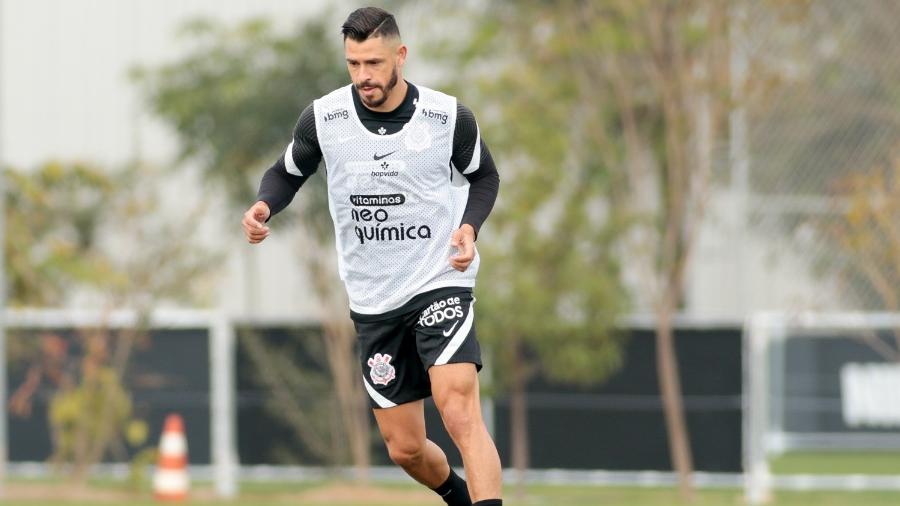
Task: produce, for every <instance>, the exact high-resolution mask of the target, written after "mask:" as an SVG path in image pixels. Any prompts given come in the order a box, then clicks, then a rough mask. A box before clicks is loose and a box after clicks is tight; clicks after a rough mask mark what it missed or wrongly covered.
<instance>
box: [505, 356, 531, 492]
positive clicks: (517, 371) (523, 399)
mask: <svg viewBox="0 0 900 506" xmlns="http://www.w3.org/2000/svg"><path fill="white" fill-rule="evenodd" d="M512 353H513V356H512V364H511V366H512V382H511V384H510V399H509V410H510V419H511V431H512V433H511V437H512V459H511V460H512V465H513V469H515V474H516V478H515V487H516V488H515V495H516V498H517V499H518V500H520V501H521V500H522V499H523V498H524V497H525V470H526V469H528V464H529V462H528V454H529V449H528V398H527V393H526V391H525V387H526V383H527V381H528V377H527V370H526V369H527V364H526V363H525V357H524V354H523V350H522V344H521V343H519V342H516V343H514V344H513V346H512Z"/></svg>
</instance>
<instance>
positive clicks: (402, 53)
mask: <svg viewBox="0 0 900 506" xmlns="http://www.w3.org/2000/svg"><path fill="white" fill-rule="evenodd" d="M406 52H407V49H406V44H400V47H398V48H397V65H403V63H404V62H405V61H406Z"/></svg>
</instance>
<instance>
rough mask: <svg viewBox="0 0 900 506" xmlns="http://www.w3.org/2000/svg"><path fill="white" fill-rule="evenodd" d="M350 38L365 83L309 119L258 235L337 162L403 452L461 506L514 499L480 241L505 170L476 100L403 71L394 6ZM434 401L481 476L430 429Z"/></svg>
mask: <svg viewBox="0 0 900 506" xmlns="http://www.w3.org/2000/svg"><path fill="white" fill-rule="evenodd" d="M342 34H343V37H344V54H345V57H346V63H347V69H348V70H349V72H350V78H351V80H352V83H351V84H349V85H347V86H344V87H342V88H339V89H337V90H335V91H333V92H331V93H329V94H327V95H325V96H323V97H321V98H319V99H317V100H315V101H313V103H312V104H310V105H309V106H308V107H307V108H306V109H304V110H303V112H302V113H301V114H300V119H299V120H298V121H297V125H296V127H295V128H294V135H293V141H292V142H291V143H290V144H289V145H288V147H287V149H286V150H285V153H284V156H282V157H280V158H279V159H278V161H277V162H276V163H275V164H274V165H273V166H272V167H271V168H269V169H268V170H267V171H266V173H265V174H264V175H263V178H262V182H261V183H260V187H259V193H258V195H257V202H256V203H255V204H253V206H251V207H250V209H249V210H247V212H246V213H245V214H244V218H243V222H242V225H243V228H244V232H245V233H246V236H247V239H248V240H249V241H250V242H251V243H254V244H255V243H259V242H261V241H263V240H264V239H265V238H266V237H267V236H268V234H269V228H268V227H267V226H266V225H265V223H266V222H267V221H268V220H269V218H270V217H271V216H272V215H274V214H275V213H277V212H279V211H281V210H282V209H284V208H285V207H286V206H287V205H288V204H289V203H290V202H291V200H292V199H293V197H294V195H295V193H296V192H297V190H298V189H299V188H300V186H301V185H303V183H304V182H305V181H306V180H307V179H308V178H309V177H310V176H312V174H313V173H314V172H315V171H316V169H317V167H318V165H319V162H320V161H322V160H324V161H325V168H326V178H327V182H328V200H329V209H330V212H331V217H332V220H333V221H334V230H335V236H336V237H335V239H336V241H335V242H336V246H337V252H338V268H339V272H340V276H341V279H342V280H343V282H344V284H345V286H346V289H347V293H348V296H349V300H350V316H351V317H352V319H353V322H354V324H355V327H356V331H357V334H358V341H359V348H360V359H361V364H362V373H363V374H362V376H363V378H362V380H363V383H364V384H365V388H366V391H367V392H368V394H369V397H370V400H371V404H372V407H373V408H374V413H375V419H376V421H377V422H378V428H379V430H380V431H381V435H382V436H383V438H384V441H385V444H386V445H387V449H388V453H389V454H390V457H391V459H392V460H393V461H394V462H395V463H396V464H398V465H399V466H401V467H402V468H403V469H404V470H405V471H406V472H407V473H408V474H409V475H410V476H412V477H413V478H415V479H416V480H417V481H419V482H420V483H422V484H424V485H426V486H428V487H430V488H431V489H433V490H434V491H435V492H436V493H437V494H439V495H440V496H441V497H442V498H443V499H444V501H445V502H446V503H447V504H450V505H471V504H473V501H474V504H475V505H478V506H495V505H500V504H502V501H501V499H500V459H499V457H498V455H497V449H496V448H495V446H494V443H493V441H492V440H491V437H490V435H489V434H488V432H487V430H486V428H485V426H484V422H483V420H482V417H481V408H480V402H479V391H478V376H477V371H478V370H480V369H481V351H480V348H479V345H478V341H477V340H476V337H475V327H474V325H473V321H474V303H475V298H474V297H473V295H472V288H473V287H474V285H475V275H476V273H477V272H478V265H479V256H478V252H477V250H476V248H475V239H476V236H477V234H478V230H479V228H480V227H481V224H482V223H483V222H484V220H485V219H486V218H487V216H488V214H489V213H490V211H491V209H492V208H493V205H494V201H495V200H496V197H497V192H498V189H499V186H500V179H499V176H498V175H497V169H496V167H495V166H494V162H493V159H492V158H491V154H490V152H489V151H488V148H487V146H486V145H485V143H484V141H483V140H482V139H481V136H480V131H479V129H478V125H477V123H476V121H475V117H474V115H473V114H472V112H471V111H470V110H469V109H468V108H466V107H465V106H463V105H461V104H459V103H458V102H457V101H456V98H454V97H452V96H448V95H445V94H443V93H440V92H438V91H434V90H431V89H428V88H426V87H424V86H416V85H413V84H412V83H410V82H408V81H406V80H405V79H404V78H403V64H404V62H405V60H406V56H407V47H406V46H405V45H404V44H403V43H402V41H401V40H400V31H399V29H398V27H397V23H396V21H395V19H394V16H393V15H391V14H390V13H388V12H386V11H384V10H382V9H379V8H375V7H366V8H362V9H358V10H356V11H354V12H353V13H351V14H350V16H349V17H348V18H347V20H346V22H345V23H344V25H343V27H342ZM310 77H311V78H313V77H314V76H310ZM428 396H433V397H434V401H435V405H436V406H437V408H438V410H439V411H440V414H441V418H442V419H443V421H444V425H445V427H446V428H447V431H448V433H449V434H450V436H451V438H452V439H453V442H454V443H455V444H456V446H457V448H459V451H460V453H461V454H462V459H463V465H464V467H465V475H466V478H467V480H468V483H467V482H466V480H463V479H462V478H461V477H459V476H458V475H457V474H456V473H454V472H453V470H452V469H451V468H450V466H449V464H448V463H447V457H446V455H445V454H444V452H443V451H442V450H441V449H440V448H439V447H438V446H437V445H435V444H434V443H433V442H431V441H429V440H428V439H427V438H426V435H425V417H424V401H423V399H425V398H427V397H428Z"/></svg>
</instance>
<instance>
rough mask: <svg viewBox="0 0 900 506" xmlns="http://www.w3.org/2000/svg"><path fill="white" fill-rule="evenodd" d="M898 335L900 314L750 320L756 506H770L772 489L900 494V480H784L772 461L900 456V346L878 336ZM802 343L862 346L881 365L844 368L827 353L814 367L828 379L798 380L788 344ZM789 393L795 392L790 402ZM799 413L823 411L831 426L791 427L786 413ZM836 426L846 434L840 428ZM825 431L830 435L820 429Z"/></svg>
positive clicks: (750, 488)
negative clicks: (876, 453)
mask: <svg viewBox="0 0 900 506" xmlns="http://www.w3.org/2000/svg"><path fill="white" fill-rule="evenodd" d="M898 329H900V313H802V314H783V313H760V314H756V315H753V316H751V317H750V318H749V319H748V320H747V323H746V325H745V327H744V353H743V354H744V359H743V360H744V393H743V397H744V400H743V411H744V414H743V420H744V422H743V424H744V427H743V434H744V435H743V438H744V441H743V454H744V457H743V460H744V473H745V474H744V487H745V494H746V499H747V502H748V503H750V504H761V503H764V502H767V501H769V500H770V498H771V491H772V489H794V490H809V489H830V490H900V476H891V475H864V474H824V475H812V474H790V475H778V476H776V475H773V473H772V472H771V470H770V466H769V458H770V457H771V456H775V455H778V454H781V453H784V452H788V451H791V450H804V451H816V450H830V451H841V450H863V451H865V450H895V451H900V419H895V418H896V413H897V412H898V410H897V409H895V408H896V407H897V404H900V383H898V384H896V385H894V384H893V382H895V381H898V380H900V374H898V373H900V362H897V357H896V355H894V356H893V360H891V359H890V358H891V356H890V353H889V351H893V352H895V353H896V352H897V350H896V347H897V344H896V343H895V342H886V340H885V339H883V338H881V337H878V333H882V334H884V333H885V332H897V331H898ZM801 339H807V340H808V341H807V343H814V345H815V344H823V343H824V341H820V340H841V339H843V340H845V341H847V342H855V343H860V344H863V345H864V346H868V347H870V348H871V350H872V353H871V355H872V356H880V357H881V358H880V360H867V361H866V362H865V363H853V362H851V361H848V362H847V363H845V364H843V365H841V366H840V367H839V368H838V366H837V364H838V363H839V362H840V359H841V358H842V357H835V356H834V355H835V353H833V351H832V353H830V354H829V353H828V352H827V350H826V352H824V353H819V356H817V357H814V360H813V361H815V360H820V361H825V362H828V364H827V369H828V373H829V375H828V376H827V377H826V378H823V377H817V376H815V375H807V376H808V377H803V378H800V379H798V378H797V377H793V378H791V377H789V376H790V375H791V374H793V373H794V371H791V370H789V369H793V366H794V365H796V364H794V363H790V364H789V363H788V362H789V361H790V359H791V358H792V357H791V356H789V355H788V353H787V351H788V343H791V344H793V345H797V344H800V343H798V341H800V340H801ZM891 341H893V339H892V340H891ZM897 341H900V338H897ZM835 342H837V341H831V342H830V343H828V344H834V343H835ZM890 346H894V348H893V349H892V348H889V347H890ZM796 348H797V346H794V351H795V352H796ZM860 348H861V347H860ZM878 348H881V349H880V350H878ZM885 350H888V352H885ZM877 351H880V352H881V353H877ZM801 355H802V354H801V353H794V354H793V359H794V360H795V361H796V359H797V358H798V356H799V357H800V358H801V359H802V356H801ZM849 355H851V356H852V355H853V354H852V353H851V354H849ZM856 356H860V354H859V353H857V354H856ZM817 367H822V366H820V365H817ZM804 383H805V385H804ZM822 383H827V384H828V388H823V387H822V385H821V384H822ZM829 388H830V389H831V390H829ZM804 389H806V390H804ZM824 390H829V391H828V392H823V391H824ZM834 390H837V392H835V391H834ZM789 391H790V392H793V393H791V394H790V395H789V394H788V392H789ZM804 392H807V393H804ZM791 409H793V410H795V411H794V413H795V415H796V411H797V410H806V411H809V412H818V413H816V415H821V414H822V413H823V412H824V413H825V414H826V415H827V416H828V417H830V418H829V419H828V420H826V421H827V422H828V423H823V422H821V421H818V423H806V424H803V423H800V424H798V423H791V420H790V417H789V416H788V414H787V413H786V412H787V411H788V410H791ZM813 416H815V415H810V416H808V417H807V418H808V419H811V418H812V417H813ZM794 418H797V417H796V416H795V417H794ZM813 422H816V420H813ZM836 425H840V427H837V428H835V426H836ZM798 426H801V427H799V428H798ZM817 426H818V427H824V429H819V430H817V429H816V427H817Z"/></svg>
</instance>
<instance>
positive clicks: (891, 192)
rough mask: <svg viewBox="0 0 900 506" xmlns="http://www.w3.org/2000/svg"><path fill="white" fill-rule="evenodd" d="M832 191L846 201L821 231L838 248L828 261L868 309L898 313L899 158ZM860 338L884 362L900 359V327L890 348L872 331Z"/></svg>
mask: <svg viewBox="0 0 900 506" xmlns="http://www.w3.org/2000/svg"><path fill="white" fill-rule="evenodd" d="M833 195H834V198H835V199H836V200H838V201H839V202H843V203H846V205H845V206H840V207H842V208H843V209H842V211H841V212H840V213H839V214H838V215H837V216H835V217H833V218H832V219H830V220H823V221H821V222H820V223H819V229H820V230H821V231H822V232H824V235H825V237H826V238H827V239H828V240H829V242H831V243H833V244H834V245H835V246H836V248H835V253H836V254H834V253H833V258H832V259H831V260H832V263H833V264H834V266H835V267H837V269H836V270H837V272H838V273H840V274H841V276H842V277H843V278H844V279H846V280H847V281H848V283H847V284H848V285H849V286H850V287H851V288H852V290H850V295H851V296H853V295H855V296H856V297H857V298H858V299H859V300H861V301H863V306H866V309H870V310H879V311H890V312H897V311H900V296H898V294H897V289H896V287H897V284H898V283H900V225H898V224H900V221H898V220H900V156H898V155H895V156H894V159H893V160H892V162H891V163H890V165H889V166H879V167H876V168H874V169H867V170H862V171H857V172H854V173H851V174H849V175H848V176H845V177H844V178H841V179H840V180H839V181H838V182H837V183H836V184H835V189H834V192H833ZM836 207H838V206H836ZM876 301H877V302H876ZM864 339H865V342H866V343H867V344H868V345H870V346H871V347H872V349H873V350H875V351H876V352H877V353H879V354H880V355H881V356H883V357H884V358H885V359H886V360H890V361H894V362H900V329H895V330H894V345H893V346H891V345H889V344H888V343H886V342H884V341H883V340H881V339H879V338H877V337H876V336H875V335H871V334H870V335H868V336H865V338H864Z"/></svg>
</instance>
